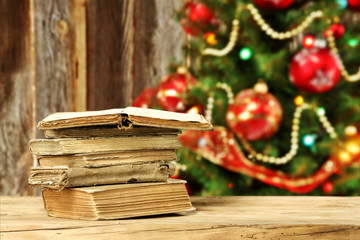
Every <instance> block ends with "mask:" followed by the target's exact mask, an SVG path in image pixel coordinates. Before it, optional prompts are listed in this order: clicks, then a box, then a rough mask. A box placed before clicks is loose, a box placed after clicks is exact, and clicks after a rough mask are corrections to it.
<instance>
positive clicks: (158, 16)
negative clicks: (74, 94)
mask: <svg viewBox="0 0 360 240" xmlns="http://www.w3.org/2000/svg"><path fill="white" fill-rule="evenodd" d="M181 4H182V1H179V0H145V1H144V0H127V1H119V0H107V1H99V0H89V2H88V13H87V19H88V24H87V27H88V29H87V32H88V38H87V39H88V42H87V46H88V47H87V48H88V51H87V53H88V58H87V59H88V65H87V66H88V71H87V73H88V91H87V99H88V105H87V106H88V109H89V110H99V109H104V108H116V107H124V106H127V105H130V104H131V103H132V100H133V99H134V98H135V97H136V96H138V95H139V94H140V92H141V91H142V90H143V89H144V88H145V87H155V86H157V84H158V83H159V81H160V80H161V78H162V77H163V76H165V74H166V67H167V65H168V64H169V63H170V61H171V59H173V58H177V59H181V58H182V53H181V46H182V43H183V41H181V39H184V37H185V36H184V32H183V30H182V29H181V27H180V25H179V23H177V22H176V21H175V20H174V17H175V12H176V11H177V10H178V9H179V8H180V7H181ZM109 90H110V91H109Z"/></svg>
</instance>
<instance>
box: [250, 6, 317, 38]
mask: <svg viewBox="0 0 360 240" xmlns="http://www.w3.org/2000/svg"><path fill="white" fill-rule="evenodd" d="M246 8H247V9H248V10H249V11H250V14H251V15H252V17H253V19H254V21H255V22H256V23H257V24H258V25H259V26H260V28H261V30H263V31H264V32H265V33H266V35H268V36H270V37H271V38H273V39H279V40H283V39H289V38H293V37H294V36H297V35H299V34H300V33H301V32H303V31H304V30H305V29H306V28H307V27H308V26H309V25H310V24H311V22H312V21H314V20H315V19H316V18H321V17H323V12H322V11H321V10H317V11H314V12H312V13H311V14H310V15H309V16H307V17H306V18H305V20H304V21H303V22H302V23H301V24H299V25H298V26H297V27H296V28H294V29H292V30H289V31H286V32H277V31H275V30H274V29H273V28H271V27H270V26H269V24H267V23H266V22H265V20H264V19H263V18H262V16H261V15H260V13H259V11H258V10H257V8H256V7H255V6H254V5H253V4H251V3H249V4H247V5H246Z"/></svg>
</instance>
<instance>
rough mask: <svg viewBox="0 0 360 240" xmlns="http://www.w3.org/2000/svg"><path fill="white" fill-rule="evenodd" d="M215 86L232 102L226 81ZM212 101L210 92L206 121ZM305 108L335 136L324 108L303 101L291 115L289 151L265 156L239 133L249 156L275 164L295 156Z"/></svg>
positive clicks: (209, 119) (287, 160)
mask: <svg viewBox="0 0 360 240" xmlns="http://www.w3.org/2000/svg"><path fill="white" fill-rule="evenodd" d="M216 87H217V88H220V89H223V90H224V91H225V92H226V94H227V98H228V102H229V104H232V103H234V95H233V93H232V90H231V87H230V86H229V85H227V84H226V83H217V84H216ZM214 101H215V100H214V95H213V94H212V93H211V94H210V96H209V98H208V102H207V105H206V110H205V118H206V119H207V120H208V121H211V120H212V112H213V108H214ZM305 109H312V110H313V111H315V112H316V114H317V117H318V119H319V121H320V123H321V124H322V126H323V127H324V128H325V131H326V132H327V133H328V134H329V135H330V137H331V138H332V139H335V138H337V134H336V132H335V130H334V128H333V126H332V125H331V123H330V122H329V120H328V119H327V117H326V116H325V110H324V109H322V108H315V107H314V106H312V105H310V104H307V103H305V102H304V103H302V104H299V105H298V106H297V107H296V109H295V112H294V117H293V121H292V127H291V134H290V136H291V138H290V143H291V145H290V150H289V152H288V153H287V154H285V155H284V156H283V157H273V156H267V155H263V154H261V153H257V152H256V151H255V150H254V149H253V148H252V147H251V146H250V144H249V143H248V141H247V140H246V139H245V138H244V137H243V136H242V135H241V134H239V135H238V137H239V139H240V141H241V143H242V144H243V146H244V148H245V150H246V151H247V152H248V153H249V158H250V159H255V160H258V161H261V162H266V163H271V164H276V165H280V164H286V163H288V162H289V161H291V160H292V159H293V158H294V157H295V155H296V154H297V151H298V149H299V130H300V117H301V114H302V112H303V111H304V110H305Z"/></svg>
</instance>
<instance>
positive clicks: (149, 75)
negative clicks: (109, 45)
mask: <svg viewBox="0 0 360 240" xmlns="http://www.w3.org/2000/svg"><path fill="white" fill-rule="evenodd" d="M183 3H184V1H179V0H147V1H135V8H134V18H135V36H134V40H135V42H134V44H135V47H134V62H135V64H134V91H133V96H132V97H133V99H135V98H136V97H137V96H138V95H139V94H140V93H141V91H142V90H143V89H144V88H145V87H153V88H156V87H157V86H158V84H159V82H160V81H161V80H162V79H163V78H164V76H166V75H167V74H168V72H167V68H168V66H169V64H170V62H171V61H172V60H174V59H176V60H178V61H179V60H181V59H183V53H182V46H183V44H184V40H185V32H184V31H183V29H182V27H181V26H180V24H179V22H177V21H176V20H175V14H176V11H178V10H179V9H180V8H181V7H182V4H183Z"/></svg>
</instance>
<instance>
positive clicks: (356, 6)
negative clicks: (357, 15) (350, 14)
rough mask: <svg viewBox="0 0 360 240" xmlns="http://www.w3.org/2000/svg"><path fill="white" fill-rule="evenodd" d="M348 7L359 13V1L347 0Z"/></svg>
mask: <svg viewBox="0 0 360 240" xmlns="http://www.w3.org/2000/svg"><path fill="white" fill-rule="evenodd" d="M347 3H348V7H349V8H350V9H352V10H355V11H360V0H347Z"/></svg>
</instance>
